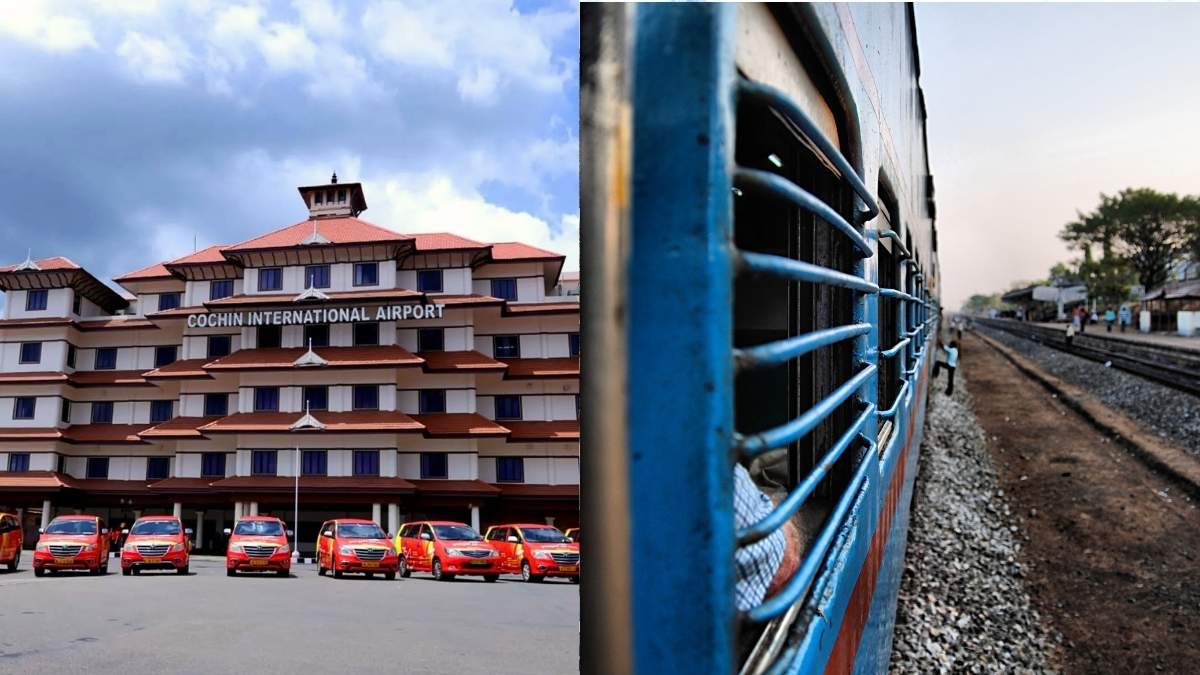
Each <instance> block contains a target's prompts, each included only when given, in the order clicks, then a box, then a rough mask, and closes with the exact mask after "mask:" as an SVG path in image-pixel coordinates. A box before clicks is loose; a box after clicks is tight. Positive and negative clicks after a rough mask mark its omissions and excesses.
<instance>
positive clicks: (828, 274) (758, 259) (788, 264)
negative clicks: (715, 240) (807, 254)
mask: <svg viewBox="0 0 1200 675" xmlns="http://www.w3.org/2000/svg"><path fill="white" fill-rule="evenodd" d="M738 260H739V266H740V267H742V268H743V269H744V270H745V271H747V272H754V273H758V274H770V275H773V276H777V277H784V278H786V279H791V280H793V281H806V282H808V283H814V284H826V285H828V286H840V287H842V288H849V289H851V290H855V291H860V292H862V293H878V292H879V287H878V286H876V285H875V284H873V283H871V282H870V281H867V280H865V279H863V278H862V277H857V276H854V275H852V274H846V273H844V272H838V271H836V270H831V269H829V268H827V267H821V266H820V265H813V264H812V263H806V262H803V261H800V260H792V259H791V258H784V257H782V256H777V255H769V254H766V253H751V252H749V251H741V252H739V253H738Z"/></svg>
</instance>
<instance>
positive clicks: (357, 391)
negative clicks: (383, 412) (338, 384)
mask: <svg viewBox="0 0 1200 675" xmlns="http://www.w3.org/2000/svg"><path fill="white" fill-rule="evenodd" d="M354 409H355V410H378V409H379V386H378V385H374V384H356V385H354Z"/></svg>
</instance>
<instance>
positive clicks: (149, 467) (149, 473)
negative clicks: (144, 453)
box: [146, 457, 171, 480]
mask: <svg viewBox="0 0 1200 675" xmlns="http://www.w3.org/2000/svg"><path fill="white" fill-rule="evenodd" d="M170 473H171V458H169V457H151V458H149V459H147V460H146V480H162V479H164V478H166V477H167V476H168V475H170Z"/></svg>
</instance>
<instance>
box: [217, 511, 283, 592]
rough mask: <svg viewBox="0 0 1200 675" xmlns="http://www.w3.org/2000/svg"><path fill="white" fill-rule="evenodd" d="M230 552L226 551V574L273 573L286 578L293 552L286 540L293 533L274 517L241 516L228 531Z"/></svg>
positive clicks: (226, 530)
mask: <svg viewBox="0 0 1200 675" xmlns="http://www.w3.org/2000/svg"><path fill="white" fill-rule="evenodd" d="M225 535H226V536H227V537H229V548H227V549H226V550H225V574H226V575H227V576H231V577H233V576H237V573H238V572H274V573H275V574H277V575H279V576H281V577H286V576H288V574H290V573H291V570H292V548H291V546H289V545H288V537H290V536H292V531H291V530H289V529H287V528H286V527H285V526H284V524H283V521H282V520H280V519H278V518H276V517H274V516H243V517H242V519H241V520H239V521H237V524H235V525H234V526H233V529H232V530H230V529H229V528H228V527H227V528H225Z"/></svg>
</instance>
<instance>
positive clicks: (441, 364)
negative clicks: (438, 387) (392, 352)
mask: <svg viewBox="0 0 1200 675" xmlns="http://www.w3.org/2000/svg"><path fill="white" fill-rule="evenodd" d="M417 357H418V358H421V359H425V364H424V366H422V367H423V368H424V369H425V372H427V373H470V372H479V371H488V370H497V371H502V370H504V369H506V368H508V366H506V365H504V364H503V363H500V362H499V361H497V360H496V359H493V358H492V357H490V356H488V355H486V354H481V353H480V352H476V351H468V352H417Z"/></svg>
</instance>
